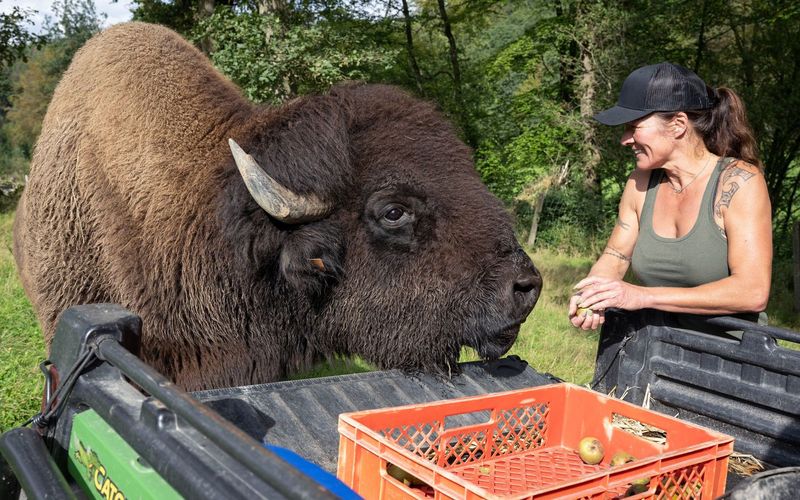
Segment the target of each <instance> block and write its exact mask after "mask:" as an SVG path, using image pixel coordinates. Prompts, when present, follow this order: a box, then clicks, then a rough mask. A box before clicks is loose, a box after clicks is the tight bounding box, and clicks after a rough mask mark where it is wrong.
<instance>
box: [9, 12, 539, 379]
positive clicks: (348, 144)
mask: <svg viewBox="0 0 800 500" xmlns="http://www.w3.org/2000/svg"><path fill="white" fill-rule="evenodd" d="M229 137H230V138H233V139H235V140H236V141H237V142H238V143H239V144H240V145H241V146H242V148H243V149H244V150H245V151H247V152H248V153H250V154H251V155H253V156H254V157H255V158H256V160H257V161H258V162H259V164H260V165H261V167H262V168H263V169H264V170H265V171H267V172H269V173H270V175H272V176H273V177H275V178H276V179H277V180H279V181H280V182H282V183H283V184H284V185H286V186H288V187H290V188H291V189H293V190H294V191H296V192H298V193H311V192H313V193H315V194H316V195H317V196H318V197H319V198H321V199H323V200H325V201H327V202H330V203H332V204H333V205H334V207H335V209H334V211H333V212H332V213H331V214H330V215H329V216H327V217H326V218H324V219H322V220H319V221H315V222H311V223H307V224H301V225H292V226H290V225H286V224H282V223H279V222H276V221H274V220H273V219H272V218H271V217H270V216H269V215H267V214H266V213H265V212H264V211H263V210H261V209H260V208H259V207H258V205H257V204H256V203H255V201H254V200H253V199H252V198H251V197H250V195H249V194H248V192H247V190H246V188H245V186H244V184H243V182H242V179H241V177H240V176H239V174H238V171H237V170H236V167H235V165H234V162H233V160H232V157H231V153H230V150H229V148H228V145H227V139H228V138H229ZM470 156H471V154H470V151H469V150H468V149H467V148H466V147H465V146H464V145H463V144H462V143H461V142H460V141H458V139H457V138H456V136H455V134H454V132H453V130H452V128H451V127H450V126H449V125H448V124H447V123H446V122H445V121H444V120H443V119H442V118H441V116H440V115H439V113H437V112H436V111H435V110H434V108H433V107H432V106H431V105H429V104H427V103H424V102H421V101H419V100H416V99H414V98H412V97H410V96H408V95H407V94H405V93H404V92H401V91H399V90H398V89H395V88H393V87H387V86H372V85H346V86H339V87H336V88H334V89H332V90H331V92H330V93H328V94H326V95H321V96H308V97H303V98H300V99H297V100H295V101H293V102H291V103H289V104H287V105H285V106H283V107H281V108H264V107H257V106H255V105H253V104H252V103H250V102H248V101H247V100H246V99H245V98H243V97H242V94H241V92H240V91H239V90H238V89H237V88H236V87H235V86H234V85H233V84H232V83H231V82H230V81H228V80H226V79H225V78H224V77H222V76H221V75H220V74H219V73H217V71H215V70H214V69H213V68H212V66H211V65H210V63H209V61H208V60H207V59H206V58H205V57H204V56H203V55H202V54H201V53H200V52H199V51H197V50H196V49H195V48H193V47H192V46H190V45H189V44H188V43H186V42H185V41H184V40H182V39H181V38H180V37H179V36H178V35H176V34H175V33H173V32H171V31H169V30H167V29H165V28H162V27H157V26H152V25H147V24H142V23H129V24H125V25H117V26H115V27H113V28H110V29H108V30H106V31H105V32H103V33H101V34H100V35H98V36H96V37H95V38H93V39H92V40H90V41H89V42H88V43H87V44H86V46H85V47H83V48H82V49H81V50H80V51H79V52H78V54H77V55H76V56H75V59H74V60H73V62H72V65H71V66H70V68H69V69H68V71H67V72H66V73H65V75H64V77H63V79H62V81H61V83H60V84H59V86H58V88H57V89H56V92H55V95H54V97H53V100H52V102H51V104H50V108H49V109H48V112H47V116H46V118H45V121H44V124H43V128H42V134H41V137H40V139H39V143H38V144H37V147H36V151H35V154H34V157H33V162H32V165H31V173H30V179H29V183H28V185H27V188H26V190H25V193H24V195H23V198H22V200H21V202H20V205H19V208H18V210H17V219H16V221H15V228H14V232H15V248H14V255H15V257H16V259H17V264H18V269H19V271H20V276H21V278H22V281H23V284H24V287H25V290H26V292H27V294H28V296H29V297H30V299H31V301H32V302H33V304H34V307H35V309H36V312H37V315H38V317H39V320H40V322H41V325H42V328H43V330H44V332H45V336H46V339H47V341H48V343H49V342H50V340H51V339H52V335H53V332H54V327H55V323H56V320H57V317H58V314H59V313H60V312H61V311H62V310H64V309H65V308H67V307H69V306H70V305H74V304H79V303H89V302H115V303H120V304H122V305H124V306H125V307H128V308H129V309H131V310H132V311H134V312H136V313H138V314H139V315H141V316H142V318H143V321H144V331H143V338H142V342H143V345H142V352H141V356H142V357H143V359H144V360H145V361H147V362H149V363H150V364H152V365H153V366H154V367H155V368H156V369H158V370H160V371H161V372H162V373H164V374H165V375H167V376H168V377H171V378H172V379H173V380H175V381H176V382H177V383H178V384H180V385H182V386H183V387H185V388H187V389H191V390H195V389H202V388H210V387H219V386H225V385H242V384H250V383H258V382H265V381H271V380H276V379H280V378H283V377H285V376H287V374H289V373H291V372H294V371H296V370H298V369H303V368H306V367H308V366H309V364H310V363H312V362H315V361H316V360H318V359H320V358H321V357H324V356H329V355H333V354H360V355H362V356H364V357H365V358H366V359H368V360H370V361H372V362H374V363H376V364H378V365H379V366H381V367H401V368H413V369H418V368H422V369H428V370H447V367H448V365H451V364H454V363H455V361H456V359H457V357H458V354H459V350H460V346H461V345H464V344H466V345H472V346H474V347H476V348H477V349H478V350H479V352H481V353H482V354H483V355H485V356H487V357H494V356H498V355H500V354H502V353H503V352H505V350H506V349H508V347H510V345H511V342H513V340H514V338H515V336H516V334H517V331H518V329H519V324H520V323H521V321H522V320H524V318H525V317H526V316H527V314H528V312H529V311H530V309H531V308H532V307H533V304H534V303H535V301H536V298H537V297H538V293H539V289H540V285H541V280H540V278H539V276H538V273H537V272H536V270H535V268H534V267H533V265H532V263H531V262H530V260H529V259H528V258H527V256H525V254H524V253H523V252H522V251H521V249H520V248H519V246H518V245H517V244H516V241H515V239H514V236H513V234H512V231H511V226H510V224H509V221H508V219H507V216H506V215H505V212H504V210H503V208H502V206H501V205H500V203H499V202H498V201H497V200H496V199H495V198H494V197H492V196H491V195H490V194H489V192H488V191H487V190H486V188H485V187H484V186H483V185H482V184H481V183H480V180H479V178H478V176H477V175H476V173H475V171H474V168H473V166H472V164H471V159H470ZM391 207H401V210H402V213H405V214H406V215H404V217H405V218H404V219H403V220H402V221H401V223H400V224H395V223H392V222H391V221H387V219H386V218H385V217H384V216H385V215H386V213H387V210H389V209H391ZM396 213H397V212H395V215H396ZM310 259H322V261H323V263H324V269H320V268H319V266H318V265H315V264H314V262H317V261H311V260H310Z"/></svg>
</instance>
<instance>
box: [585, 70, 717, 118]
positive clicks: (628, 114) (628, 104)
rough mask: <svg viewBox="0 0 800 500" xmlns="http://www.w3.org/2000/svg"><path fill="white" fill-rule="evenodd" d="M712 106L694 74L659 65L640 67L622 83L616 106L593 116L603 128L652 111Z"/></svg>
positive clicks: (703, 86)
mask: <svg viewBox="0 0 800 500" xmlns="http://www.w3.org/2000/svg"><path fill="white" fill-rule="evenodd" d="M713 105H714V103H713V101H712V99H711V98H710V97H709V96H708V89H707V87H706V84H705V82H704V81H703V80H701V79H700V77H699V76H697V75H696V74H695V73H694V71H692V70H690V69H687V68H684V67H683V66H679V65H677V64H672V63H668V62H662V63H659V64H651V65H650V66H643V67H641V68H639V69H637V70H635V71H634V72H633V73H631V74H630V75H628V78H626V79H625V82H623V84H622V90H621V91H620V93H619V99H617V105H616V106H614V107H613V108H609V109H607V110H605V111H601V112H599V113H597V114H596V115H594V119H595V120H597V121H599V122H600V123H602V124H604V125H622V124H623V123H628V122H631V121H633V120H638V119H639V118H642V117H644V116H647V115H649V114H650V113H654V112H656V111H689V110H694V109H708V108H710V107H712V106H713Z"/></svg>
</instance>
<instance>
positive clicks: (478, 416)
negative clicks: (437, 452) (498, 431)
mask: <svg viewBox="0 0 800 500" xmlns="http://www.w3.org/2000/svg"><path fill="white" fill-rule="evenodd" d="M470 417H471V418H472V419H473V420H474V423H470V424H466V425H457V424H455V423H454V422H455V419H457V418H463V419H469V418H470ZM494 423H495V416H494V412H493V411H492V409H491V408H485V409H480V410H474V411H466V412H461V413H451V414H448V415H445V417H444V418H443V419H442V424H441V430H442V431H447V432H449V431H453V430H457V429H465V430H466V429H473V428H476V427H481V426H483V427H485V426H487V425H491V424H494Z"/></svg>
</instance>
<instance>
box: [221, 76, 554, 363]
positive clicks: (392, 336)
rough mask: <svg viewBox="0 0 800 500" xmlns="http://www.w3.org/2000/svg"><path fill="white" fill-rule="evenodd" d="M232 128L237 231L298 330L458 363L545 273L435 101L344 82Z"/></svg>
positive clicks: (488, 348) (516, 311)
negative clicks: (520, 241) (464, 351)
mask: <svg viewBox="0 0 800 500" xmlns="http://www.w3.org/2000/svg"><path fill="white" fill-rule="evenodd" d="M233 139H234V140H232V141H231V150H232V152H233V157H234V158H235V160H236V161H235V163H236V166H237V167H238V170H239V173H240V175H241V179H243V180H244V183H242V182H241V181H239V182H234V183H232V184H231V186H230V188H229V189H230V190H232V191H234V192H231V193H229V199H231V200H243V199H246V200H248V201H247V202H241V201H239V202H231V203H232V204H231V203H229V204H228V205H227V206H228V207H234V208H233V210H234V211H235V212H236V213H235V214H230V213H228V214H227V215H226V220H228V221H229V220H231V217H233V219H234V220H237V221H239V222H237V223H235V224H232V225H231V227H233V228H237V229H232V230H231V231H230V233H229V234H230V238H231V244H233V245H239V246H243V248H245V249H246V251H244V252H243V253H244V256H243V257H242V258H244V259H247V260H249V261H250V264H249V266H251V268H255V269H260V271H259V272H258V273H256V275H257V276H261V277H262V283H264V284H266V283H269V285H268V288H270V290H271V292H267V291H263V292H262V293H264V294H267V295H269V296H270V298H269V300H271V301H279V302H281V303H284V304H289V307H290V309H291V310H292V311H293V313H292V314H293V315H294V316H295V318H296V319H297V322H296V324H297V328H298V330H297V331H296V332H295V335H296V336H297V338H298V339H299V342H301V343H303V344H304V345H307V346H309V347H310V348H311V349H312V350H314V351H316V352H318V353H340V354H358V355H361V356H363V357H364V358H366V359H367V360H369V361H371V362H373V363H375V364H377V365H378V366H380V367H401V368H409V369H426V370H431V369H440V370H447V369H448V368H454V367H455V362H456V361H457V358H458V356H459V353H460V349H461V346H462V345H467V346H471V347H473V348H475V349H476V350H477V351H478V353H479V354H480V355H481V356H483V357H485V358H495V357H498V356H500V355H502V354H503V353H505V352H506V351H507V350H508V349H509V348H510V347H511V345H512V343H513V342H514V340H515V339H516V337H517V334H518V332H519V328H520V325H521V324H522V322H523V321H524V320H525V318H526V317H527V315H528V314H529V312H530V311H531V309H532V308H533V306H534V305H535V303H536V300H537V298H538V296H539V292H540V290H541V284H542V280H541V277H540V275H539V273H538V271H537V270H536V268H535V267H534V265H533V263H532V262H531V260H530V259H529V258H528V256H527V255H526V254H525V252H524V251H523V250H522V249H521V248H520V246H519V245H518V243H517V241H516V239H515V237H514V234H513V232H512V226H511V223H510V220H509V217H508V215H507V213H506V211H505V210H504V208H503V206H502V204H501V203H500V201H499V200H498V199H497V198H495V197H494V196H493V195H492V194H490V193H489V191H488V190H487V189H486V187H485V186H484V185H483V184H482V183H481V180H480V178H479V176H478V175H477V173H476V171H475V169H474V165H473V162H472V154H471V151H470V150H469V149H468V148H467V147H466V146H465V145H464V144H463V143H462V142H461V141H460V140H459V139H458V138H457V135H456V133H455V131H454V130H453V128H452V126H451V125H449V124H448V122H447V121H446V120H445V119H444V118H443V117H442V116H441V115H440V113H438V112H437V111H436V110H435V109H434V107H433V106H431V105H430V104H428V103H424V102H422V101H420V100H418V99H415V98H413V97H411V96H409V95H407V94H406V93H404V92H402V91H399V90H398V89H396V88H394V87H388V86H380V85H352V84H351V85H344V86H339V87H337V88H335V89H333V90H332V91H331V92H330V93H329V94H328V95H324V96H315V97H306V98H302V99H300V100H298V101H296V102H293V103H291V104H289V105H287V106H286V107H285V108H284V109H283V110H281V112H279V113H276V114H269V115H265V116H264V117H263V118H262V119H261V121H260V122H259V123H258V124H255V125H251V126H250V127H249V128H246V129H243V130H239V131H236V133H235V134H234V137H233ZM239 144H241V145H242V148H240V147H239ZM231 163H232V162H231ZM231 168H232V169H233V167H231ZM242 184H244V185H246V188H247V191H248V192H249V195H250V196H248V195H247V193H244V187H243V186H242ZM259 207H260V209H263V211H261V210H259ZM251 225H254V226H255V228H254V229H253V228H251ZM242 226H246V227H248V229H247V230H246V231H243V230H241V229H238V228H241V227H242ZM273 262H274V263H276V265H274V266H272V265H271V264H270V263H273ZM265 286H267V285H265ZM254 288H255V289H257V286H256V285H254ZM256 293H258V292H256ZM265 321H272V320H271V319H270V318H265ZM292 328H294V327H292Z"/></svg>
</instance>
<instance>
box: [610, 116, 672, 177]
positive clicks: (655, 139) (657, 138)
mask: <svg viewBox="0 0 800 500" xmlns="http://www.w3.org/2000/svg"><path fill="white" fill-rule="evenodd" d="M620 143H621V144H622V145H623V146H627V147H630V148H631V149H632V150H633V154H634V156H635V158H636V168H642V169H653V168H660V167H661V166H663V165H664V163H666V162H667V160H669V159H670V156H671V155H672V151H673V150H674V148H675V141H674V138H673V137H671V136H670V134H668V130H667V124H666V123H665V122H664V121H663V120H662V119H661V118H659V117H658V116H656V115H648V116H646V117H644V118H640V119H638V120H634V121H632V122H629V123H626V124H625V132H623V134H622V139H621V140H620Z"/></svg>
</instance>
